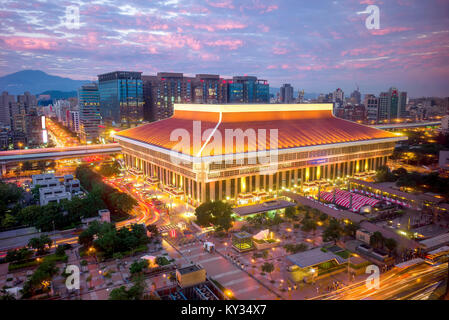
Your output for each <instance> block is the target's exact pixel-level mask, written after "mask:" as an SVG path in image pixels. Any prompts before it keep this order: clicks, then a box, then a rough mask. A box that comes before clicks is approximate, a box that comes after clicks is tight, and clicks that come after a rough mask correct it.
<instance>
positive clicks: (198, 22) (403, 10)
mask: <svg viewBox="0 0 449 320" xmlns="http://www.w3.org/2000/svg"><path fill="white" fill-rule="evenodd" d="M369 5H375V6H377V7H378V8H379V22H380V24H379V29H368V28H367V26H366V20H367V18H368V17H369V16H370V14H367V13H364V12H365V11H366V9H367V7H368V6H369ZM76 10H79V25H77V24H74V23H73V22H76V19H72V18H71V13H76ZM448 13H449V0H425V1H424V0H382V1H380V0H345V1H338V0H337V1H330V0H329V1H328V0H280V1H275V0H166V1H152V0H121V1H114V0H93V1H81V0H77V1H65V0H53V1H44V0H26V1H24V0H18V1H13V0H0V76H3V75H6V74H9V73H13V72H17V71H20V70H24V69H34V70H42V71H45V72H47V73H49V74H53V75H59V76H64V77H70V78H73V79H80V80H81V79H83V80H84V79H89V80H96V78H97V77H96V76H97V75H98V74H101V73H105V72H111V71H115V70H129V71H141V72H143V74H145V75H152V74H156V73H157V72H164V71H167V72H183V73H184V74H187V75H194V74H197V73H212V74H220V75H222V76H224V77H232V76H235V75H245V74H246V75H255V76H257V77H259V78H261V79H266V80H268V81H269V83H270V86H272V87H279V86H280V85H282V84H283V83H290V84H292V85H293V86H294V88H295V90H297V89H304V90H305V91H306V92H309V93H312V92H313V93H327V92H331V91H334V90H335V89H336V88H342V89H343V90H344V91H345V94H346V95H349V94H350V92H351V91H353V90H354V89H355V88H356V85H358V86H359V87H360V90H361V92H362V94H366V93H375V94H378V93H379V92H380V91H387V90H388V88H389V87H391V86H395V87H397V88H398V89H399V90H403V91H408V92H409V96H411V97H420V96H449V15H448ZM370 21H371V20H370Z"/></svg>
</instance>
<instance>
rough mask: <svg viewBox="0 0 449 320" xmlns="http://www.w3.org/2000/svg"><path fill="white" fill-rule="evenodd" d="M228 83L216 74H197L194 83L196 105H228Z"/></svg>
mask: <svg viewBox="0 0 449 320" xmlns="http://www.w3.org/2000/svg"><path fill="white" fill-rule="evenodd" d="M227 96H228V95H227V82H226V81H225V80H224V79H221V78H220V76H219V75H215V74H197V75H196V76H195V81H194V90H193V101H194V103H206V104H216V103H226V101H227Z"/></svg>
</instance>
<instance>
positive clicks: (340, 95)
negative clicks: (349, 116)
mask: <svg viewBox="0 0 449 320" xmlns="http://www.w3.org/2000/svg"><path fill="white" fill-rule="evenodd" d="M332 102H334V103H338V104H340V105H342V104H343V103H344V102H345V93H344V92H343V90H341V89H340V88H338V89H337V90H335V91H334V93H333V95H332Z"/></svg>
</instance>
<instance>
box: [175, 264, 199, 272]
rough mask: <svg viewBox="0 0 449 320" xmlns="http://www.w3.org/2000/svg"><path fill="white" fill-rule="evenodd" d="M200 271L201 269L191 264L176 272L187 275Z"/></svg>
mask: <svg viewBox="0 0 449 320" xmlns="http://www.w3.org/2000/svg"><path fill="white" fill-rule="evenodd" d="M201 269H202V268H200V267H199V266H197V265H195V264H193V265H191V266H187V267H184V268H180V269H178V272H179V273H180V274H187V273H191V272H195V271H198V270H201Z"/></svg>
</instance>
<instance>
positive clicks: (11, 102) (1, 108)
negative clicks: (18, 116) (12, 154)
mask: <svg viewBox="0 0 449 320" xmlns="http://www.w3.org/2000/svg"><path fill="white" fill-rule="evenodd" d="M17 112H18V108H17V102H16V98H15V96H13V95H10V94H8V92H6V91H3V92H2V95H1V96H0V125H2V126H5V127H9V128H11V129H12V127H13V125H14V124H13V121H12V117H13V115H14V114H15V113H17Z"/></svg>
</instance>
